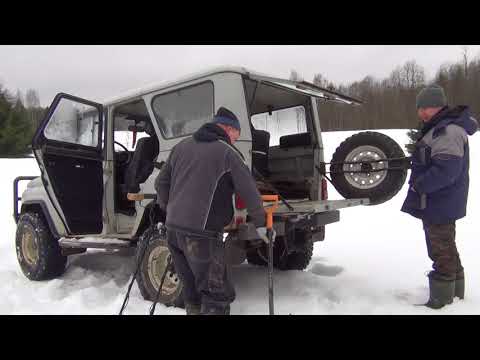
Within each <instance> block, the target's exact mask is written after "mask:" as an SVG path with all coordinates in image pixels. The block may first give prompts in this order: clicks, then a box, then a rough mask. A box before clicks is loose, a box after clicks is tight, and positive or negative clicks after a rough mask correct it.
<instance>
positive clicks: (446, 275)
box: [423, 221, 463, 280]
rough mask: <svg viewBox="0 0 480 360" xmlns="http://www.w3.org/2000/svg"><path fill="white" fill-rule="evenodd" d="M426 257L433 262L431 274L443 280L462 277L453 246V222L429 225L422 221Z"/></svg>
mask: <svg viewBox="0 0 480 360" xmlns="http://www.w3.org/2000/svg"><path fill="white" fill-rule="evenodd" d="M423 229H424V231H425V240H426V242H427V251H428V256H429V257H430V259H431V260H432V261H433V265H432V267H433V270H434V271H433V274H431V275H432V276H434V277H438V278H441V279H444V280H455V279H456V278H457V277H458V278H461V277H463V266H462V262H461V261H460V255H459V253H458V250H457V246H456V244H455V222H453V223H451V224H429V223H427V222H425V221H423Z"/></svg>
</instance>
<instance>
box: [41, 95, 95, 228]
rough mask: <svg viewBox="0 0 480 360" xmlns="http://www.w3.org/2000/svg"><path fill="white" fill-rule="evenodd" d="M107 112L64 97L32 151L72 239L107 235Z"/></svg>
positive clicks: (57, 98)
mask: <svg viewBox="0 0 480 360" xmlns="http://www.w3.org/2000/svg"><path fill="white" fill-rule="evenodd" d="M102 131H103V107H102V105H100V104H97V103H95V102H92V101H88V100H85V99H80V98H78V97H75V96H72V95H68V94H63V93H60V94H58V95H57V96H55V98H54V100H53V102H52V105H51V106H50V108H49V111H48V113H47V115H46V117H45V119H44V120H43V122H42V124H41V125H40V126H39V128H38V129H37V132H36V133H35V136H34V138H33V142H32V148H33V151H34V154H35V157H36V159H37V161H38V163H39V166H40V170H41V174H42V176H41V178H42V181H43V184H44V186H45V189H46V191H47V193H48V195H49V197H50V200H51V202H52V203H53V205H54V207H55V208H56V210H57V212H58V214H59V216H60V218H61V219H62V220H63V222H64V225H65V227H66V228H67V230H68V232H69V234H72V235H77V234H78V235H80V234H99V233H101V232H102V229H103V221H102V212H103V203H102V198H103V151H102V150H103V144H102Z"/></svg>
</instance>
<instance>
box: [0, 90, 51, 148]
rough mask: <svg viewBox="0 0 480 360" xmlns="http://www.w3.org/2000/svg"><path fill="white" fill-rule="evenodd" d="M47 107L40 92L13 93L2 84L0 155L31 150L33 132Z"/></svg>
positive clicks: (0, 92)
mask: <svg viewBox="0 0 480 360" xmlns="http://www.w3.org/2000/svg"><path fill="white" fill-rule="evenodd" d="M46 110H47V109H45V108H42V107H41V106H40V98H39V96H38V92H37V91H36V90H34V89H29V90H27V92H26V94H25V96H23V94H22V93H21V92H20V91H17V92H16V94H15V95H14V94H12V93H11V92H10V91H8V90H7V89H5V88H4V87H3V86H2V85H1V84H0V157H16V156H25V155H28V154H29V153H30V152H31V142H32V137H33V134H34V133H35V130H36V129H37V127H38V125H39V123H40V121H41V119H42V118H43V115H44V113H45V111H46Z"/></svg>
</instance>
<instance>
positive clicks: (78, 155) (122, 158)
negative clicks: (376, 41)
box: [14, 68, 406, 306]
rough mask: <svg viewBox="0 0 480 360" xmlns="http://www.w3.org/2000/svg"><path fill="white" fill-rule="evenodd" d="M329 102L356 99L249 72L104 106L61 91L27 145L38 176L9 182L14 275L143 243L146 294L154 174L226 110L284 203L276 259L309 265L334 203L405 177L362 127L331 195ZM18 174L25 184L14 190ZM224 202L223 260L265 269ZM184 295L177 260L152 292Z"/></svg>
mask: <svg viewBox="0 0 480 360" xmlns="http://www.w3.org/2000/svg"><path fill="white" fill-rule="evenodd" d="M326 101H334V102H341V103H345V104H346V106H357V105H360V104H361V101H360V100H357V99H354V98H352V97H350V96H346V95H342V94H339V93H337V92H335V91H331V90H327V89H323V88H321V87H318V86H316V85H314V84H311V83H308V82H305V81H292V80H285V79H279V78H274V77H270V76H266V75H263V74H259V73H256V72H253V71H249V70H247V69H245V68H219V69H214V70H211V71H208V72H203V73H200V74H197V75H193V76H189V77H185V78H182V79H180V80H177V81H174V82H169V83H164V84H162V85H157V86H153V87H150V88H148V89H143V90H138V91H135V92H132V93H131V94H128V95H125V96H120V97H118V98H116V99H113V100H110V101H107V102H104V103H97V102H93V101H89V100H84V99H80V98H78V97H75V96H72V95H68V94H64V93H60V94H58V95H57V96H56V97H55V98H54V100H53V102H52V104H51V106H50V107H49V111H48V114H47V115H46V117H45V119H44V120H43V122H42V123H41V125H40V126H39V128H38V129H37V131H36V133H35V135H34V138H33V141H32V149H33V153H34V155H35V158H36V160H37V162H38V165H39V168H40V172H41V176H39V177H35V178H33V177H28V176H27V177H19V178H17V179H15V182H14V217H15V221H16V222H17V233H16V249H17V256H18V261H19V263H20V267H21V269H22V271H23V272H24V274H25V275H26V276H27V277H28V278H29V279H31V280H44V279H51V278H55V277H58V276H60V275H62V273H63V272H64V271H65V268H66V263H67V256H69V255H72V254H78V253H81V252H85V251H86V249H89V248H103V249H107V248H113V249H115V248H124V247H137V249H144V250H145V257H144V258H143V261H142V262H141V264H140V271H139V274H138V276H137V283H138V286H139V288H140V290H141V293H142V295H143V296H144V297H145V298H146V299H149V300H152V299H153V298H154V296H155V295H156V292H157V289H158V287H159V284H160V278H161V276H162V274H163V273H164V269H165V267H166V262H167V257H168V254H169V251H168V247H167V246H166V242H165V238H164V236H163V235H162V232H161V231H154V232H149V231H146V230H147V229H150V224H151V223H153V224H155V223H156V222H158V221H160V220H161V218H160V215H159V212H158V209H157V205H156V203H155V199H154V195H155V191H154V181H155V179H156V177H157V175H158V173H159V171H161V166H162V163H163V162H164V161H165V160H166V159H167V157H168V155H169V152H170V150H171V149H172V148H173V147H174V146H175V144H177V143H178V142H179V141H181V140H182V139H184V138H185V137H187V136H191V135H192V134H193V133H194V132H195V131H196V130H197V129H198V128H199V127H200V126H201V125H203V124H204V123H206V122H209V121H210V120H211V119H212V117H213V115H214V114H215V113H216V111H217V109H218V108H220V107H222V106H223V107H226V108H228V109H230V110H231V111H233V112H234V113H235V114H236V115H237V117H238V118H239V119H240V122H241V127H242V132H241V136H240V139H239V140H238V142H236V144H235V146H236V147H237V148H238V150H239V151H240V152H241V153H242V154H243V156H244V158H245V161H246V163H247V164H248V166H249V167H250V168H251V169H252V175H253V176H254V177H255V178H256V180H257V184H258V187H259V190H260V192H261V193H262V194H272V193H273V194H275V193H278V194H280V195H281V196H282V197H283V198H284V199H285V200H286V202H284V203H282V204H281V206H280V207H279V208H278V210H277V211H276V213H275V217H274V228H275V230H276V233H277V238H276V241H275V246H274V266H275V267H277V268H278V269H283V270H291V269H298V270H302V269H305V268H306V266H307V265H308V263H309V261H310V258H311V256H312V251H313V243H314V242H317V241H323V240H324V238H325V225H327V224H331V223H334V222H337V221H339V218H340V216H339V209H341V208H347V207H353V206H357V205H368V204H378V203H381V202H384V201H386V200H388V199H389V198H391V197H392V196H394V195H395V194H396V193H397V192H398V190H399V189H400V188H401V187H402V185H403V183H404V181H405V177H406V169H403V167H402V166H403V165H402V164H403V160H402V158H403V157H404V153H403V151H402V149H401V148H400V146H398V145H397V144H396V143H395V142H394V141H393V140H391V139H390V138H388V137H387V136H385V135H382V134H380V133H376V132H363V133H359V134H356V135H354V136H352V137H350V138H349V139H347V140H345V141H344V142H343V143H342V144H341V145H340V146H339V147H338V149H337V151H336V152H335V154H334V156H333V159H332V164H331V166H330V172H331V173H332V181H333V183H334V186H335V187H336V189H337V190H338V191H339V193H340V194H342V195H343V196H344V197H345V198H346V199H344V200H328V199H327V181H326V179H327V178H328V176H327V172H326V166H325V165H326V164H325V161H324V157H323V145H322V130H321V124H322V119H319V116H318V111H317V106H322V105H323V103H324V102H326ZM22 180H30V182H29V183H28V185H27V187H26V190H25V191H24V192H23V193H22V195H21V198H19V196H18V183H19V182H20V181H22ZM139 194H140V195H139ZM131 199H134V200H137V201H132V200H131ZM20 200H21V205H20V204H19V203H20ZM19 205H20V206H19ZM191 206H195V203H194V201H193V200H192V204H191ZM232 206H233V207H234V209H235V211H234V216H233V218H232V222H231V224H230V225H229V226H228V227H227V228H225V235H226V238H225V247H226V252H227V256H228V258H229V261H230V263H232V264H240V263H242V262H244V261H245V260H247V261H248V262H249V263H252V264H256V265H265V264H266V259H265V256H266V249H265V245H262V242H259V241H257V240H258V239H257V233H256V231H255V229H254V227H253V225H252V224H251V223H249V217H248V214H247V213H246V209H245V206H244V204H243V202H242V200H241V199H240V198H239V197H238V196H234V198H233V199H232ZM144 234H148V236H145V235H144ZM142 244H143V246H144V248H142ZM145 247H146V248H145ZM138 253H140V251H137V254H138ZM181 294H182V284H181V282H180V281H179V279H178V278H177V276H176V274H175V271H174V267H173V269H172V271H169V272H168V274H167V276H166V280H165V283H164V285H163V288H162V292H161V293H160V299H159V300H160V302H162V303H164V304H167V305H178V306H181V304H182V295H181Z"/></svg>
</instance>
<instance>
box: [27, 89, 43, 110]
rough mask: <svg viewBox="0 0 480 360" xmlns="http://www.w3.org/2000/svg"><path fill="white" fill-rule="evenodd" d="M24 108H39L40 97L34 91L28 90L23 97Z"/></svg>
mask: <svg viewBox="0 0 480 360" xmlns="http://www.w3.org/2000/svg"><path fill="white" fill-rule="evenodd" d="M25 107H26V108H27V109H31V108H38V107H40V97H39V96H38V93H37V91H36V90H34V89H28V90H27V93H26V95H25Z"/></svg>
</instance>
